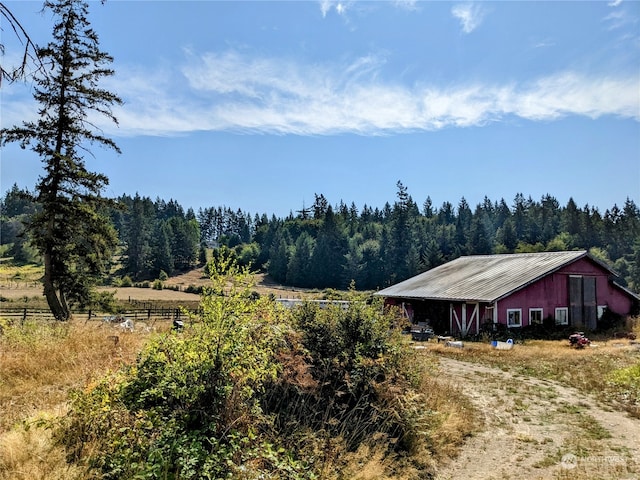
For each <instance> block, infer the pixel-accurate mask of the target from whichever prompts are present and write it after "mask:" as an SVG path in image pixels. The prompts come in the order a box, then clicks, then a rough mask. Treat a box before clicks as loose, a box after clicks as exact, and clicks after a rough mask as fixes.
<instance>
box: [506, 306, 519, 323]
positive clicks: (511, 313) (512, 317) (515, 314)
mask: <svg viewBox="0 0 640 480" xmlns="http://www.w3.org/2000/svg"><path fill="white" fill-rule="evenodd" d="M507 326H508V327H521V326H522V309H521V308H509V309H507Z"/></svg>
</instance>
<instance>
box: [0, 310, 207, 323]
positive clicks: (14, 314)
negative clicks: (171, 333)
mask: <svg viewBox="0 0 640 480" xmlns="http://www.w3.org/2000/svg"><path fill="white" fill-rule="evenodd" d="M189 312H190V313H191V314H194V315H196V316H199V314H200V312H199V310H190V311H189ZM72 314H73V316H74V317H75V318H77V319H80V318H83V317H84V318H85V319H86V320H87V321H89V320H104V319H109V320H111V319H114V320H115V319H116V318H122V319H126V318H130V319H132V320H134V321H135V320H152V319H166V320H180V319H181V318H183V317H184V316H185V311H184V310H183V309H182V308H166V307H164V308H163V307H161V308H151V307H149V308H138V309H128V310H125V311H122V312H119V313H117V314H113V313H105V312H96V311H95V310H80V311H75V312H72ZM0 317H1V318H5V319H7V320H14V321H15V320H18V321H21V322H24V321H25V320H27V319H38V320H53V319H54V316H53V314H52V313H51V311H50V310H46V309H35V308H2V309H1V310H0Z"/></svg>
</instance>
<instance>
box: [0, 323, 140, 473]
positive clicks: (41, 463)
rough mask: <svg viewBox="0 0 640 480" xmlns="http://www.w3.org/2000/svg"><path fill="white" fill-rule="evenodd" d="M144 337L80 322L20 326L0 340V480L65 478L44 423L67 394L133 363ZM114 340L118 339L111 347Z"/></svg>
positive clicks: (6, 331) (64, 402) (62, 407)
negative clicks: (0, 413) (107, 373)
mask: <svg viewBox="0 0 640 480" xmlns="http://www.w3.org/2000/svg"><path fill="white" fill-rule="evenodd" d="M150 334H151V333H150V332H144V331H141V332H134V333H122V332H119V331H117V330H115V329H114V328H113V327H110V326H107V325H102V324H98V325H96V324H95V323H83V322H79V321H77V322H69V323H58V322H42V321H39V322H26V323H25V324H24V325H22V326H20V325H15V326H7V325H5V327H4V333H3V335H2V336H0V411H1V412H2V416H1V417H0V479H1V480H5V479H6V480H9V479H12V480H13V479H25V480H26V479H37V478H42V479H58V478H59V479H63V478H64V479H68V478H73V477H74V476H75V474H76V473H77V472H75V471H74V469H73V468H70V467H69V466H68V465H67V464H66V462H65V458H64V452H63V451H62V450H61V449H59V448H58V447H56V446H55V444H54V442H52V440H51V431H50V429H47V428H46V426H47V424H48V423H49V422H50V421H52V420H53V419H55V418H57V417H59V416H60V415H63V414H64V412H65V409H66V406H67V399H68V394H69V392H70V391H71V390H73V389H76V388H82V387H83V386H84V385H85V384H86V383H87V382H89V381H90V380H91V379H93V378H96V377H98V376H102V375H104V374H105V373H106V372H108V371H110V370H114V369H117V368H119V367H121V366H122V365H124V364H128V363H131V362H133V361H134V359H135V356H136V354H137V352H138V351H139V350H140V348H141V347H142V345H143V344H144V342H145V341H146V339H147V338H148V336H149V335H150ZM115 337H117V338H118V340H117V344H116V341H115Z"/></svg>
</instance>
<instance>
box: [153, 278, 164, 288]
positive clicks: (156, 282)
mask: <svg viewBox="0 0 640 480" xmlns="http://www.w3.org/2000/svg"><path fill="white" fill-rule="evenodd" d="M163 288H164V285H163V284H162V280H160V279H157V280H154V281H153V289H154V290H162V289H163Z"/></svg>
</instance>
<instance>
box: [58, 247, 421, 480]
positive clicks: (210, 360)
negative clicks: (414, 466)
mask: <svg viewBox="0 0 640 480" xmlns="http://www.w3.org/2000/svg"><path fill="white" fill-rule="evenodd" d="M208 270H209V272H210V274H211V286H210V287H207V288H205V289H204V290H203V294H202V300H201V305H200V307H201V311H202V315H201V317H200V318H199V319H192V320H193V321H192V322H190V327H189V328H188V329H184V330H182V331H180V332H169V333H165V334H162V335H160V336H158V337H157V338H155V339H154V340H152V341H150V342H149V343H148V344H147V346H146V347H145V348H144V350H143V351H142V352H141V353H140V355H139V357H138V360H137V362H136V364H135V365H134V366H132V367H130V368H127V369H125V370H121V371H120V372H117V373H114V374H113V375H112V376H111V377H109V378H105V379H103V380H100V381H98V382H96V383H94V384H91V385H90V386H89V387H88V388H86V389H85V390H84V391H82V392H78V393H77V394H75V396H74V398H73V401H72V407H71V411H70V414H69V415H68V418H67V422H66V423H65V425H63V427H62V428H61V430H60V431H59V432H58V433H59V438H60V439H61V441H63V442H64V444H65V445H66V446H67V448H68V450H69V452H71V455H72V458H73V459H74V460H75V461H76V462H82V463H84V464H86V465H87V466H88V467H89V469H90V471H91V472H93V475H94V478H103V479H133V478H136V479H138V478H145V479H146V478H148V479H165V478H172V479H178V478H180V479H200V478H216V479H217V478H238V479H250V478H252V479H253V478H278V479H293V480H300V479H315V478H322V475H324V474H325V473H326V472H327V467H326V463H327V458H328V454H327V452H325V453H320V452H323V450H324V449H325V447H326V446H327V445H338V444H340V445H344V446H345V448H347V449H348V450H355V449H357V448H358V447H359V445H361V444H363V443H365V442H367V441H370V440H371V439H372V438H381V437H385V438H386V437H388V438H395V439H398V441H396V442H388V445H389V449H398V450H404V451H405V452H408V451H410V450H411V444H412V443H411V442H414V441H415V439H417V438H419V437H420V429H422V428H423V427H424V425H422V424H421V423H420V421H418V420H417V419H418V417H417V416H416V414H415V411H416V410H417V408H416V405H414V403H415V402H413V403H412V401H410V400H408V399H409V398H415V399H419V398H420V396H419V395H413V396H409V395H404V393H405V392H408V391H409V390H410V388H411V386H412V383H411V381H412V378H411V377H410V376H409V375H408V373H407V372H410V371H411V369H410V368H409V357H408V355H407V350H406V347H405V346H404V344H403V343H402V342H401V341H400V336H399V335H400V334H399V330H398V329H396V328H394V323H393V322H394V318H393V317H391V316H388V315H386V314H385V313H384V311H383V309H382V308H381V305H379V304H376V303H374V304H368V303H367V302H364V301H363V299H360V298H356V296H355V294H352V300H353V301H352V302H351V303H350V304H349V307H348V308H347V309H346V310H343V309H342V308H341V307H337V306H336V307H329V308H327V309H320V308H318V307H317V305H316V304H311V303H307V304H303V305H302V306H301V307H300V308H299V309H297V310H294V311H290V310H286V309H285V308H284V307H282V306H280V305H279V304H278V303H277V302H275V301H274V300H273V299H271V298H269V296H261V297H257V296H256V295H253V291H252V287H253V278H252V277H251V276H250V275H249V272H248V269H246V267H240V266H239V265H238V264H237V263H236V261H235V260H234V258H233V257H232V256H231V255H224V254H222V255H221V254H218V255H215V256H214V259H213V260H212V261H211V262H210V263H209V266H208ZM197 320H199V321H197ZM335 463H336V464H338V463H339V462H335ZM321 474H322V475H321Z"/></svg>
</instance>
